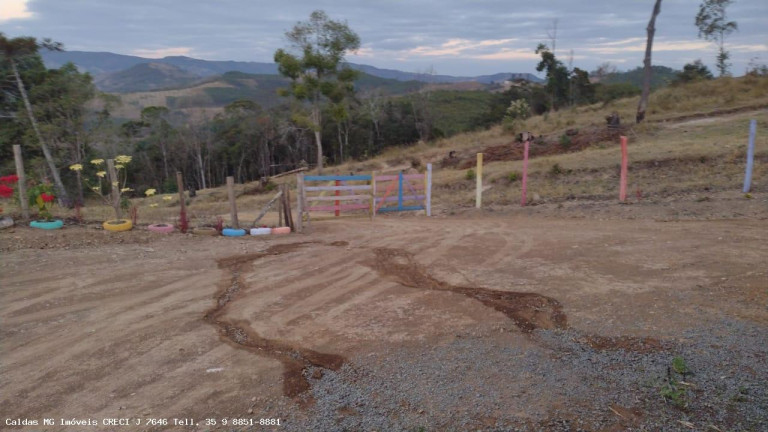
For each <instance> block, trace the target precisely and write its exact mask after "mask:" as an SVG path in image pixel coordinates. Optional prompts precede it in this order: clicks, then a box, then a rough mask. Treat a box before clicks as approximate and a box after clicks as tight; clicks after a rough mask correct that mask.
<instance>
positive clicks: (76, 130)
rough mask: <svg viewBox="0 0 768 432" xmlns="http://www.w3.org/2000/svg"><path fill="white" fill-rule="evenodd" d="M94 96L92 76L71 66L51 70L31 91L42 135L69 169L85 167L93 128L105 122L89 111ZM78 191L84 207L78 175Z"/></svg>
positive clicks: (31, 98)
mask: <svg viewBox="0 0 768 432" xmlns="http://www.w3.org/2000/svg"><path fill="white" fill-rule="evenodd" d="M95 94H96V87H95V86H94V85H93V80H92V79H91V76H90V75H89V74H87V73H80V72H79V71H78V70H77V68H76V67H75V65H73V64H72V63H67V64H65V65H64V66H62V67H61V68H59V69H51V70H48V71H47V72H46V74H45V79H44V80H43V81H42V82H41V83H39V84H38V85H35V86H33V87H32V88H31V89H30V92H29V98H30V100H31V101H32V103H33V105H34V115H35V117H36V118H37V120H38V123H39V128H40V132H41V134H42V136H43V137H44V138H45V140H46V141H47V142H48V143H50V144H51V145H52V146H53V149H52V150H59V152H60V153H59V156H60V157H63V158H65V159H67V162H66V163H67V165H68V166H69V165H72V164H82V163H83V161H84V160H85V157H86V151H87V148H86V147H87V145H88V141H89V140H90V135H91V133H90V132H91V131H90V129H91V128H92V127H91V126H92V125H98V123H99V122H101V121H103V120H104V119H103V118H101V116H103V115H104V113H100V114H98V115H97V116H96V117H97V118H95V119H94V118H92V116H91V111H90V110H89V109H87V108H86V103H87V102H88V101H90V100H91V99H93V98H94V96H95ZM106 115H107V116H108V114H106ZM89 123H91V125H89ZM77 190H78V201H79V202H80V203H81V204H82V203H83V193H82V191H83V185H82V182H81V177H80V176H79V175H78V176H77Z"/></svg>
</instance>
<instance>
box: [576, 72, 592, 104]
mask: <svg viewBox="0 0 768 432" xmlns="http://www.w3.org/2000/svg"><path fill="white" fill-rule="evenodd" d="M570 87H571V104H572V105H574V104H575V105H580V104H586V103H592V102H594V101H595V86H594V85H592V83H591V82H590V81H589V73H587V71H585V70H581V69H579V68H573V71H571V85H570Z"/></svg>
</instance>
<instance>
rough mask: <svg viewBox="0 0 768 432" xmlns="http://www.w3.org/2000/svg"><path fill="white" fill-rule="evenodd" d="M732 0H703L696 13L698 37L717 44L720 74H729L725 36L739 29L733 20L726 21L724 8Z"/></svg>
mask: <svg viewBox="0 0 768 432" xmlns="http://www.w3.org/2000/svg"><path fill="white" fill-rule="evenodd" d="M731 3H733V0H704V1H703V2H702V3H701V5H699V13H698V14H696V27H698V28H699V37H700V38H702V37H703V38H704V39H705V40H708V41H711V42H715V43H716V44H717V46H718V53H717V70H718V72H720V76H726V75H729V72H728V69H729V68H730V66H731V64H730V63H728V59H729V58H731V54H730V53H729V52H728V51H726V50H725V37H726V36H728V35H729V34H731V33H733V32H734V31H735V30H738V29H739V26H738V24H736V22H735V21H728V18H727V17H726V14H725V8H727V7H728V6H730V4H731Z"/></svg>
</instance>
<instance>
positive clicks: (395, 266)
mask: <svg viewBox="0 0 768 432" xmlns="http://www.w3.org/2000/svg"><path fill="white" fill-rule="evenodd" d="M374 253H375V254H376V260H375V261H374V262H373V263H372V264H371V266H372V267H373V268H374V269H376V271H378V272H379V273H380V274H381V275H382V276H389V277H393V278H394V279H395V280H397V282H399V283H401V284H403V285H405V286H408V287H412V288H420V289H427V290H437V291H450V292H453V293H457V294H462V295H464V296H467V297H469V298H473V299H475V300H477V301H479V302H480V303H482V304H484V305H486V306H488V307H491V308H493V309H495V310H497V311H499V312H501V313H503V314H504V315H506V316H507V317H509V318H510V319H511V320H512V321H513V322H514V323H515V325H516V326H517V327H518V328H520V330H522V331H523V332H526V333H530V332H532V331H533V330H536V329H564V328H566V327H567V325H568V324H567V318H566V316H565V314H564V313H563V307H562V305H560V303H559V302H558V301H557V300H555V299H553V298H551V297H547V296H543V295H541V294H536V293H525V292H507V291H496V290H490V289H485V288H474V287H461V286H454V285H451V284H449V283H446V282H442V281H439V280H437V279H435V278H433V277H432V276H430V275H429V274H428V273H427V271H426V270H425V269H424V268H423V267H422V266H420V265H419V264H418V263H417V262H416V261H415V260H414V259H413V255H412V254H411V253H409V252H406V251H403V250H396V249H385V248H378V249H375V250H374Z"/></svg>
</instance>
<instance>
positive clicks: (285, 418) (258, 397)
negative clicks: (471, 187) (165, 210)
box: [0, 214, 768, 431]
mask: <svg viewBox="0 0 768 432" xmlns="http://www.w3.org/2000/svg"><path fill="white" fill-rule="evenodd" d="M117 236H121V237H117ZM29 246H33V247H32V248H30V247H29ZM38 247H39V248H38ZM0 250H2V251H3V252H2V261H1V262H0V388H1V389H2V390H1V391H0V421H2V422H4V423H3V424H2V425H0V429H6V430H24V431H30V430H51V431H74V430H126V431H128V430H188V431H197V430H200V431H202V430H264V429H265V426H264V423H265V421H266V422H267V423H269V422H273V423H275V422H276V420H274V419H279V421H280V423H281V426H280V427H279V428H278V427H276V426H268V427H267V429H270V430H272V429H274V430H309V429H314V430H343V429H345V428H346V429H348V430H418V428H420V427H422V428H424V429H423V430H446V429H450V428H453V429H455V430H465V428H472V429H480V430H509V428H512V427H516V428H519V429H524V430H527V429H530V430H537V429H539V430H577V429H579V428H581V429H583V430H611V428H614V429H613V430H624V429H626V428H630V427H639V426H642V425H646V426H647V425H654V424H661V425H668V426H670V428H672V429H674V428H682V429H686V430H688V429H687V427H688V426H687V425H685V424H683V423H679V422H680V421H682V422H689V423H691V424H694V425H695V427H696V428H700V429H699V430H703V428H704V427H706V424H707V423H708V424H711V425H713V426H715V427H720V428H722V430H750V428H755V429H754V430H759V428H761V427H763V426H764V425H767V424H768V415H767V414H766V413H765V411H764V407H765V406H766V403H768V394H766V390H765V387H766V385H768V372H767V371H768V344H766V343H765V342H766V341H767V340H768V336H766V335H767V334H768V333H766V329H767V328H768V283H767V282H766V281H768V277H767V275H768V273H766V272H767V271H768V268H766V265H765V264H766V262H768V260H767V257H768V229H766V223H765V221H764V220H725V221H688V222H682V221H681V222H655V221H651V220H612V221H597V220H564V219H555V218H536V219H534V218H527V217H520V216H516V217H508V216H507V217H505V216H501V215H498V216H489V215H487V214H486V215H477V216H462V217H433V218H425V217H410V216H406V217H398V216H388V217H379V218H377V219H376V220H375V221H374V222H370V221H368V220H365V219H347V220H341V221H324V222H315V223H313V225H312V228H311V229H310V231H309V233H307V234H292V235H289V236H285V237H255V238H241V239H236V238H209V237H195V236H191V235H180V234H175V235H166V236H163V235H159V234H152V233H146V232H139V231H135V232H132V233H127V234H121V233H106V232H102V231H99V230H94V229H90V228H83V227H66V228H65V229H63V230H61V231H59V232H42V231H34V230H31V229H29V228H15V229H14V230H13V231H8V230H6V231H4V232H0ZM712 329H721V330H723V329H726V330H727V329H730V330H727V331H726V330H723V332H722V334H720V333H719V332H718V331H716V330H712ZM734 332H741V334H740V335H738V334H734ZM715 339H717V340H716V341H715ZM761 341H762V342H763V343H762V346H761V344H760V342H761ZM531 356H534V357H531ZM675 356H682V357H683V358H684V360H685V361H686V362H687V365H688V367H689V368H690V369H692V370H693V372H694V374H693V375H686V374H683V375H682V376H681V377H679V379H678V380H676V381H673V382H674V389H678V390H682V391H683V398H682V400H683V403H679V404H678V403H677V402H678V398H673V397H664V396H663V395H662V393H663V390H664V385H665V383H667V384H669V382H670V377H671V375H672V373H673V372H669V370H668V369H669V364H670V362H671V361H672V359H673V358H674V357H675ZM721 357H722V358H721ZM534 360H535V361H534ZM526 362H528V363H526ZM529 363H530V364H529ZM624 364H626V367H625V366H623V365H624ZM747 367H748V368H749V370H747V369H746V368H747ZM542 368H544V369H542ZM665 370H666V372H667V373H666V374H665ZM580 371H581V372H580ZM385 375H386V376H385ZM665 375H666V376H665ZM715 376H717V377H719V376H728V377H730V378H729V379H728V380H726V379H725V378H723V379H722V381H721V384H722V385H723V386H724V387H722V392H721V393H722V394H719V395H716V394H715V393H716V392H714V391H712V392H710V391H705V390H706V389H707V388H708V387H707V386H708V385H710V384H709V381H712V380H715V379H716V378H713V377H715ZM679 382H685V383H686V385H688V384H690V386H691V387H687V386H686V387H684V386H683V385H679V384H678V383H679ZM724 383H727V385H726V384H724ZM618 384H621V385H623V386H625V387H624V388H618V387H614V385H618ZM713 385H714V384H713ZM433 386H434V387H433ZM565 388H567V389H568V390H567V391H566V390H564V389H565ZM341 389H343V391H341ZM742 389H746V390H745V391H744V392H743V400H741V399H739V400H738V401H737V402H733V398H734V394H733V393H734V392H736V393H737V395H738V394H741V392H742ZM393 395H396V396H393ZM717 398H722V399H723V400H725V401H726V402H728V403H723V404H722V405H721V406H718V405H717V401H718V400H719V399H717ZM761 406H762V409H761V408H760V407H761ZM761 410H762V411H761ZM761 412H762V415H761V414H760V413H761ZM44 418H51V419H54V425H48V426H46V425H43V419H44ZM24 419H27V420H30V421H31V420H36V421H37V422H38V426H22V425H20V422H21V421H23V420H24ZM106 419H126V421H128V422H130V424H131V426H126V427H124V428H115V427H111V426H109V425H105V424H104V423H105V420H106ZM183 419H191V420H183ZM224 419H227V425H226V426H225V425H223V420H224ZM232 419H244V420H243V421H242V422H241V421H239V420H238V421H236V423H234V424H233V423H232ZM260 419H261V423H262V425H260V424H259V421H260ZM265 419H266V420H265ZM270 419H273V420H270ZM73 420H77V421H86V422H95V423H96V424H97V425H96V426H90V427H78V426H70V425H67V424H66V423H67V422H71V421H73ZM9 421H10V422H9ZM153 421H154V422H153ZM164 422H165V423H167V425H165V424H163V423H164ZM214 422H215V424H214ZM254 422H255V424H251V423H254ZM654 422H659V423H654ZM137 423H138V425H137ZM182 423H186V424H182ZM241 423H244V424H241Z"/></svg>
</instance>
